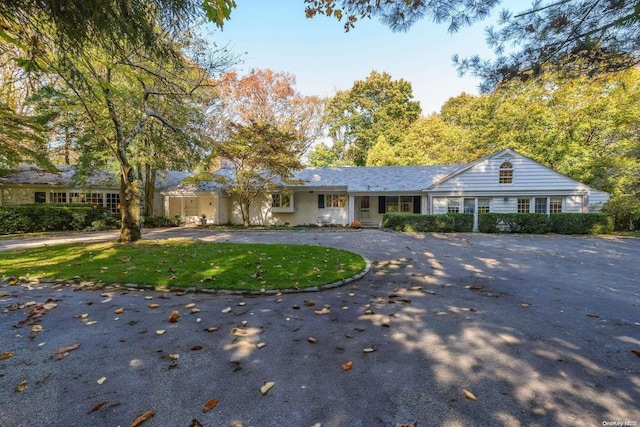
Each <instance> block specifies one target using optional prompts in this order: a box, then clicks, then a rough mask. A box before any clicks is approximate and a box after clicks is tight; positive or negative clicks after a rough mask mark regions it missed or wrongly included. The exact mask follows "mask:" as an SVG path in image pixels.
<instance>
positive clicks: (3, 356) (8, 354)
mask: <svg viewBox="0 0 640 427" xmlns="http://www.w3.org/2000/svg"><path fill="white" fill-rule="evenodd" d="M11 356H13V351H5V352H4V353H2V354H0V360H4V359H8V358H10V357H11Z"/></svg>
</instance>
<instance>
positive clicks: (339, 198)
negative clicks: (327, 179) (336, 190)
mask: <svg viewBox="0 0 640 427" xmlns="http://www.w3.org/2000/svg"><path fill="white" fill-rule="evenodd" d="M346 206H347V195H346V194H325V195H324V207H325V209H340V208H344V207H346Z"/></svg>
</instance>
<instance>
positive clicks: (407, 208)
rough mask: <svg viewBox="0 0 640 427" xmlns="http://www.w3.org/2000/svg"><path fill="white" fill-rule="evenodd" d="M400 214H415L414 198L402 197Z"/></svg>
mask: <svg viewBox="0 0 640 427" xmlns="http://www.w3.org/2000/svg"><path fill="white" fill-rule="evenodd" d="M400 212H407V213H413V196H402V197H400Z"/></svg>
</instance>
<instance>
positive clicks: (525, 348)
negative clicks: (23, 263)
mask: <svg viewBox="0 0 640 427" xmlns="http://www.w3.org/2000/svg"><path fill="white" fill-rule="evenodd" d="M115 236H116V234H114V233H98V234H90V235H82V234H80V235H73V236H59V237H56V239H55V240H57V241H67V240H70V239H87V238H90V239H94V240H97V239H113V238H116V237H115ZM178 236H180V237H184V236H190V237H194V238H199V239H203V240H206V241H234V242H267V243H268V242H287V243H308V244H314V245H326V246H334V247H338V248H343V249H348V250H352V251H354V252H358V253H360V254H362V255H364V256H365V257H367V258H368V259H369V260H371V261H372V264H373V267H372V270H371V271H370V272H369V274H367V275H366V276H365V277H364V278H363V279H361V280H359V281H357V282H353V283H351V284H348V285H346V286H344V287H341V288H337V289H332V290H325V291H321V292H316V293H299V294H283V295H264V296H257V297H248V296H236V295H232V296H228V295H227V296H217V295H205V294H184V293H160V292H155V291H141V290H136V289H128V288H103V289H95V290H89V289H81V290H79V289H78V287H77V286H69V285H60V284H57V285H56V284H52V283H47V284H42V283H40V284H38V283H32V284H21V285H15V286H9V284H8V283H0V310H2V311H1V312H0V425H1V426H12V427H13V426H129V425H131V424H132V423H134V420H135V419H136V417H138V416H140V415H141V414H145V413H146V415H145V416H146V417H148V419H147V420H146V421H141V425H142V426H144V427H147V426H185V427H187V426H199V425H204V426H244V427H246V426H255V427H262V426H292V427H294V426H301V427H309V426H321V427H335V426H349V427H358V426H363V427H364V426H366V427H371V426H392V427H393V426H396V425H414V423H417V425H418V426H420V427H424V426H555V425H563V426H565V425H575V426H585V425H586V426H588V425H593V426H602V425H625V424H624V423H625V422H626V423H627V424H626V425H640V357H639V356H640V278H639V277H640V239H623V238H614V237H569V236H555V235H548V236H496V235H482V234H457V235H456V234H446V235H445V234H403V233H390V232H384V231H379V230H362V231H344V232H335V231H304V232H293V231H291V232H289V231H270V232H210V231H208V232H205V231H199V230H197V229H179V230H176V229H172V230H157V231H156V230H148V231H146V232H145V237H146V238H161V237H178ZM53 240H54V239H52V238H49V239H17V240H0V257H1V256H9V255H8V254H6V253H2V252H1V251H3V250H9V249H16V248H19V247H29V246H30V245H41V244H51V243H52V242H53ZM47 302H48V305H46V306H42V304H44V303H47ZM33 303H35V305H34V304H33ZM152 304H157V307H156V308H151V307H154V306H153V305H152ZM174 310H176V311H178V312H179V314H180V317H179V319H178V321H177V322H175V323H170V322H169V317H170V315H171V313H172V312H173V311H174ZM34 326H35V329H34ZM40 327H41V330H39V329H40ZM158 331H164V333H162V334H159V333H158ZM176 356H177V357H176ZM271 383H273V384H271ZM265 384H267V385H268V386H269V385H270V386H271V388H270V389H268V390H267V388H268V387H264V386H265ZM263 387H264V388H263ZM261 388H262V390H261ZM205 406H207V408H205ZM205 409H208V410H206V411H205ZM147 411H153V415H152V412H147ZM143 418H144V417H143ZM614 422H617V423H619V424H613V423H614ZM607 423H610V424H607Z"/></svg>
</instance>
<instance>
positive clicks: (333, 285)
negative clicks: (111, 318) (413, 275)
mask: <svg viewBox="0 0 640 427" xmlns="http://www.w3.org/2000/svg"><path fill="white" fill-rule="evenodd" d="M360 256H362V255H360ZM362 259H363V260H364V262H365V267H364V269H363V270H362V271H361V272H360V273H358V274H355V275H353V276H351V277H346V278H344V279H341V280H338V281H336V282H333V283H327V284H324V285H318V286H310V287H308V288H299V289H292V288H287V289H264V290H260V291H253V290H250V289H206V288H202V287H200V286H191V287H175V286H174V287H171V286H154V285H140V284H137V283H123V284H120V283H101V282H89V281H78V280H75V279H72V280H57V279H38V278H26V277H19V278H17V279H10V278H9V279H7V280H2V281H0V285H1V286H7V284H9V285H16V284H18V283H20V282H23V283H31V284H36V283H37V284H51V283H60V284H66V285H70V286H73V285H76V286H82V287H83V288H89V289H90V290H97V289H92V287H94V286H100V289H103V288H109V287H112V288H116V289H141V290H146V291H155V292H186V293H195V294H198V293H202V294H212V295H252V296H260V295H269V296H273V295H281V294H296V293H305V292H321V291H324V290H327V289H334V288H339V287H341V286H344V285H347V284H349V283H353V282H356V281H358V280H360V279H362V278H363V277H364V276H366V275H367V273H369V271H370V270H371V261H370V260H369V259H368V258H365V257H362ZM12 280H14V281H15V283H10V282H11V281H12ZM34 281H35V282H34ZM3 282H4V283H3ZM81 289H82V288H81Z"/></svg>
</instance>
